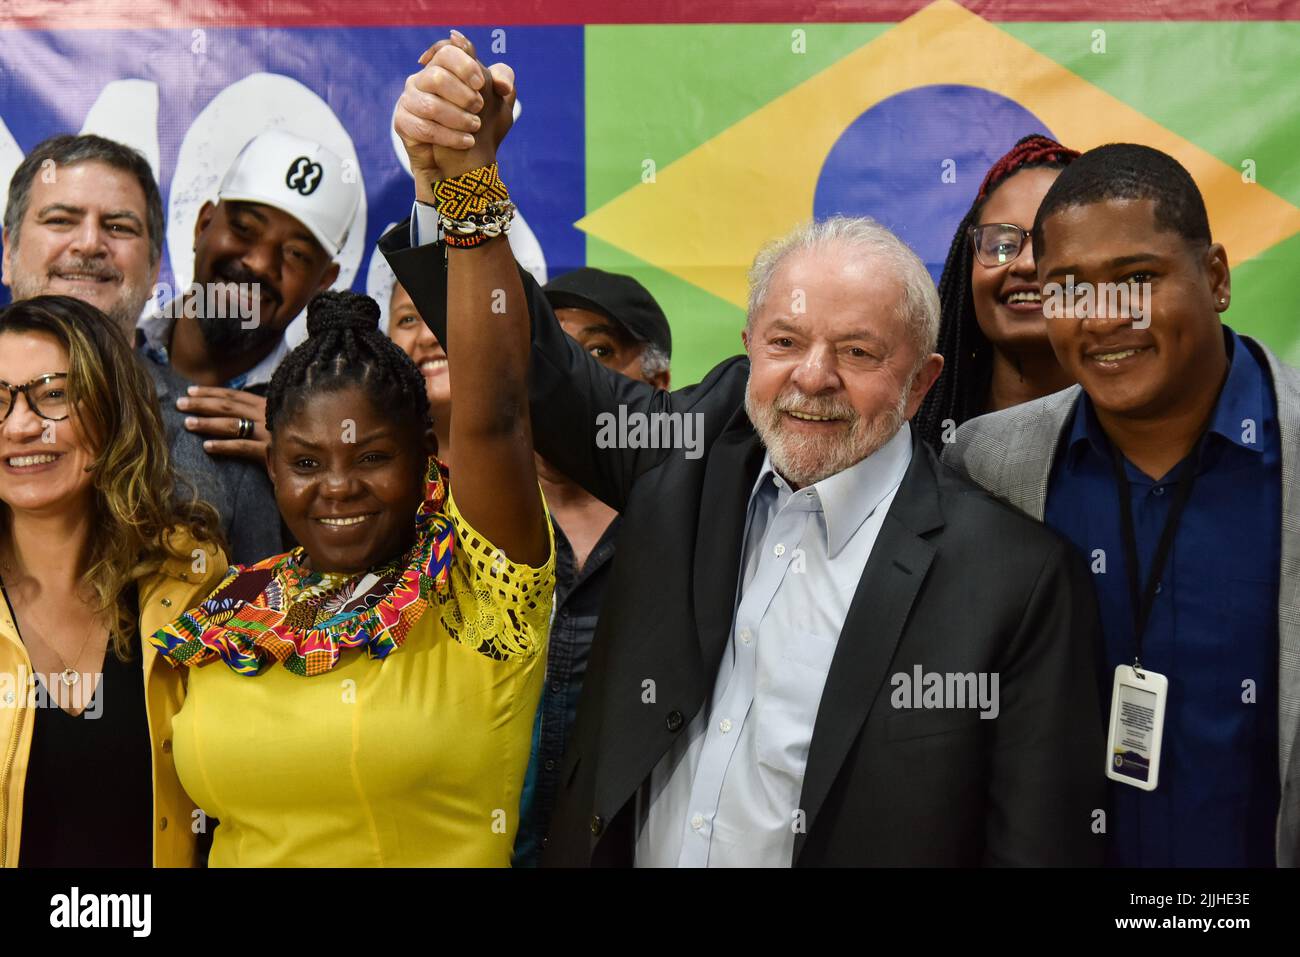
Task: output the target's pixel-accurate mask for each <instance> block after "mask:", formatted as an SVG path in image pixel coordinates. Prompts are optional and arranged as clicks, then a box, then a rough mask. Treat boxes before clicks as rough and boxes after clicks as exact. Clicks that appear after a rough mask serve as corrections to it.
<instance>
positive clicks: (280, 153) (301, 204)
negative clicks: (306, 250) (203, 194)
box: [217, 130, 361, 259]
mask: <svg viewBox="0 0 1300 957" xmlns="http://www.w3.org/2000/svg"><path fill="white" fill-rule="evenodd" d="M346 172H347V171H346V170H345V169H344V166H343V160H342V159H341V158H340V157H339V155H338V154H337V153H335V152H334V151H333V150H331V149H329V148H327V147H325V146H322V145H321V144H320V143H317V142H314V141H312V140H308V139H304V138H302V137H301V136H294V135H293V134H292V133H287V132H285V131H284V130H267V131H266V132H265V133H259V134H258V135H257V136H255V137H253V138H252V139H251V140H249V141H248V143H247V144H246V145H245V146H244V148H243V149H242V150H240V151H239V155H238V156H236V157H235V161H234V162H233V163H231V164H230V169H228V170H227V171H226V175H225V177H224V178H223V179H222V180H221V188H220V189H219V190H218V191H217V198H218V199H220V200H231V201H234V202H245V203H265V204H266V205H267V206H274V207H275V208H276V209H279V210H283V211H284V212H286V213H288V214H289V215H290V216H292V217H294V218H295V219H297V220H298V222H300V223H302V224H303V226H305V227H307V229H308V231H310V232H311V234H312V235H313V236H315V237H316V241H317V242H319V243H320V244H321V246H323V247H324V248H325V251H326V252H327V253H329V255H330V258H331V259H335V258H337V257H338V254H339V250H341V249H342V248H343V244H344V243H345V242H347V238H348V230H349V229H351V228H352V220H353V218H354V217H355V216H356V214H357V207H358V206H360V205H361V182H360V180H361V177H360V176H359V175H358V174H357V171H355V170H353V171H352V175H351V176H347V175H345V173H346Z"/></svg>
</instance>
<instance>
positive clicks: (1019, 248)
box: [970, 223, 1033, 268]
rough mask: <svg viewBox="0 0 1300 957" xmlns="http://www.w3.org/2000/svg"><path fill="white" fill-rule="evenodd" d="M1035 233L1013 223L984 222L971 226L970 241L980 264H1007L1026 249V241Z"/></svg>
mask: <svg viewBox="0 0 1300 957" xmlns="http://www.w3.org/2000/svg"><path fill="white" fill-rule="evenodd" d="M1031 235H1033V234H1032V233H1030V231H1029V230H1027V229H1021V228H1020V227H1019V226H1014V225H1012V224H1011V223H984V224H983V225H982V226H972V227H971V228H970V242H971V246H972V247H973V248H974V250H975V258H976V259H978V260H979V261H980V265H983V266H988V267H990V268H992V267H994V266H1005V265H1006V264H1007V263H1009V262H1011V261H1012V260H1014V259H1015V258H1016V257H1017V256H1019V255H1020V254H1021V253H1022V252H1024V249H1025V243H1026V242H1027V241H1028V240H1029V237H1030V236H1031Z"/></svg>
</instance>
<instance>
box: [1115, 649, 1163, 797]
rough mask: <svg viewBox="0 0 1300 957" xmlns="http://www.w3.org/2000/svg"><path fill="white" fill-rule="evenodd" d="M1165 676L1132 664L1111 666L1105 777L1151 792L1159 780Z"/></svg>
mask: <svg viewBox="0 0 1300 957" xmlns="http://www.w3.org/2000/svg"><path fill="white" fill-rule="evenodd" d="M1168 693H1169V679H1168V678H1166V677H1165V676H1164V675H1161V674H1156V673H1155V672H1154V671H1146V670H1142V671H1137V670H1135V669H1134V668H1133V666H1132V665H1119V666H1118V667H1117V668H1116V669H1115V690H1114V691H1113V692H1112V694H1111V698H1110V732H1109V733H1108V734H1107V735H1106V741H1107V748H1106V777H1108V778H1110V779H1111V780H1112V781H1121V782H1123V783H1124V784H1131V785H1133V787H1135V788H1141V789H1142V790H1143V791H1154V790H1155V789H1156V784H1157V782H1158V781H1159V780H1160V741H1161V738H1162V737H1163V736H1164V731H1165V698H1166V697H1167V696H1168Z"/></svg>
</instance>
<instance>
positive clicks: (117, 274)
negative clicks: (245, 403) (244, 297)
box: [3, 134, 283, 562]
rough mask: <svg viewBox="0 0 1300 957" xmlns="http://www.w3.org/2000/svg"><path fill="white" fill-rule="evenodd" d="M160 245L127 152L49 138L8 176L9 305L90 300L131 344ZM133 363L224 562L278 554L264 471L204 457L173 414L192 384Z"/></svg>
mask: <svg viewBox="0 0 1300 957" xmlns="http://www.w3.org/2000/svg"><path fill="white" fill-rule="evenodd" d="M162 244H163V207H162V196H161V195H160V194H159V191H158V183H157V181H156V180H155V179H154V176H153V171H152V170H151V169H150V168H149V163H148V161H146V160H145V158H144V157H143V156H141V155H140V154H139V153H138V152H136V151H135V150H133V149H131V148H130V147H128V146H124V145H123V144H121V143H117V142H115V141H113V140H109V139H105V138H104V137H101V136H94V135H91V134H82V135H79V136H73V135H61V136H54V137H51V138H50V139H47V140H45V141H44V142H42V143H39V144H37V146H36V147H35V148H34V149H33V150H32V151H31V152H30V153H29V154H28V155H27V157H26V158H25V159H24V160H23V162H22V163H21V164H20V165H19V166H18V168H17V170H15V171H14V175H13V178H12V180H11V181H10V184H9V200H8V205H7V206H6V207H5V216H4V272H3V279H4V283H5V285H7V286H9V288H10V290H11V291H12V293H13V297H14V299H15V300H18V299H30V298H32V297H34V296H39V295H46V294H49V295H56V294H57V295H65V296H72V297H73V298H76V299H80V300H82V301H84V302H89V303H91V304H93V305H95V306H97V307H99V309H101V310H102V311H103V312H105V313H106V314H108V316H109V317H110V318H112V319H114V320H116V322H117V323H118V326H119V327H120V328H121V329H122V331H123V332H124V333H125V334H126V336H127V338H128V341H129V340H131V339H132V338H133V337H135V336H136V330H135V325H136V320H137V319H139V317H140V314H141V312H142V311H143V310H144V307H145V304H146V303H147V302H148V301H149V299H150V296H151V293H152V290H153V286H154V283H155V282H156V281H157V279H158V271H159V268H160V267H161V264H162ZM140 358H141V361H142V362H143V364H144V367H145V369H146V371H147V372H148V373H149V375H150V377H151V378H152V379H153V383H154V388H155V391H156V393H157V396H158V402H159V405H160V406H161V409H162V416H163V426H164V428H165V433H166V439H167V445H168V448H169V450H170V451H171V458H172V465H173V467H174V468H175V470H176V472H177V474H178V475H180V476H182V477H183V478H185V479H187V480H188V481H189V482H191V483H193V485H194V487H195V488H196V489H197V490H198V493H199V496H200V497H201V498H202V499H204V500H206V501H208V502H209V503H211V504H212V505H213V506H214V507H215V508H216V509H217V512H218V513H219V514H220V515H221V525H222V530H223V531H224V532H225V534H226V540H227V542H228V543H229V545H230V557H231V560H232V561H237V562H252V561H258V560H260V559H262V558H265V557H266V556H267V555H274V554H277V553H278V552H280V551H283V547H282V542H281V538H280V523H279V513H278V511H277V510H276V507H275V499H274V497H273V495H272V492H271V483H270V481H269V480H268V479H267V476H266V467H265V465H264V464H263V463H262V462H257V463H254V462H249V461H246V460H243V459H237V458H230V457H224V456H223V457H213V456H211V455H208V454H207V453H206V452H205V451H204V449H203V442H202V439H200V438H199V437H198V436H197V435H195V434H194V433H192V432H189V431H187V430H186V428H185V423H184V418H185V417H184V415H183V414H182V413H181V412H180V411H178V410H177V408H176V399H177V398H178V397H180V396H183V395H185V389H186V387H187V386H188V384H189V383H188V382H186V381H185V380H184V379H182V378H181V377H180V376H178V375H176V374H175V372H173V371H172V369H171V367H170V366H168V365H167V364H165V363H158V362H153V361H149V360H148V359H145V358H144V357H143V356H141V357H140Z"/></svg>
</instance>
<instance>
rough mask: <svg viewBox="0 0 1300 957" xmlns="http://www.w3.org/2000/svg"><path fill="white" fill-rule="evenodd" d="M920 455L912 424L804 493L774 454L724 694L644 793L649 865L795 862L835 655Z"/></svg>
mask: <svg viewBox="0 0 1300 957" xmlns="http://www.w3.org/2000/svg"><path fill="white" fill-rule="evenodd" d="M911 461H912V433H911V427H910V426H908V425H906V424H904V426H903V427H902V428H901V429H900V430H899V431H898V433H897V434H896V435H895V436H894V437H893V438H892V439H890V440H889V441H888V442H887V443H885V445H884V446H882V447H881V448H880V449H878V450H877V451H876V452H874V453H873V454H872V455H869V456H868V457H867V458H865V459H863V460H862V461H861V462H859V463H857V464H856V465H854V466H852V467H851V468H848V469H845V470H844V471H842V472H839V473H837V474H836V475H832V476H831V477H830V478H827V479H824V480H822V481H820V482H818V483H816V484H815V485H812V486H809V487H808V488H805V489H802V490H799V491H794V490H792V489H791V488H790V486H789V485H788V484H787V483H786V482H785V480H784V479H782V478H781V477H780V476H779V475H777V474H776V472H775V471H774V470H773V468H772V463H771V460H770V458H765V459H764V460H763V467H762V469H761V471H760V472H759V476H758V480H757V482H756V483H755V485H754V489H753V492H752V493H751V494H750V499H749V511H748V516H747V520H746V531H745V542H744V554H743V556H742V566H741V580H740V582H739V589H738V595H737V601H736V611H735V615H734V617H733V621H732V628H731V635H730V638H729V640H728V642H727V648H726V651H725V652H724V653H723V657H722V662H721V664H720V665H719V668H718V675H717V679H716V681H715V683H714V688H713V694H712V696H711V698H710V699H709V700H708V701H707V702H706V703H705V705H704V707H703V708H701V709H700V713H699V714H698V715H696V716H695V719H694V720H693V721H692V722H691V724H690V725H689V726H688V728H687V730H686V732H685V733H684V734H683V735H682V736H681V737H679V738H678V739H677V741H676V743H675V744H674V746H673V748H672V749H671V750H670V751H669V752H668V753H667V754H666V755H664V757H663V759H662V760H661V761H660V762H659V764H658V766H657V767H656V768H655V769H654V771H653V772H652V774H651V777H650V781H649V784H648V785H647V786H646V787H643V788H642V790H641V792H640V793H639V794H638V797H637V818H638V826H639V829H640V830H639V832H638V835H637V845H636V863H637V866H638V867H789V866H790V864H791V859H792V857H793V853H794V841H795V836H796V835H797V834H798V833H799V831H800V830H801V829H802V828H803V826H804V822H803V817H802V814H803V812H802V811H801V810H800V808H799V796H800V793H801V791H802V789H803V776H804V768H805V767H806V765H807V763H808V748H809V745H810V744H811V742H812V732H813V725H814V722H815V721H816V718H817V708H818V706H819V704H820V702H821V696H822V689H823V687H824V686H825V684H826V675H827V674H828V672H829V671H830V665H831V658H832V657H833V656H834V654H835V647H836V644H837V643H838V641H839V635H840V629H841V628H842V627H843V625H844V619H845V616H846V615H847V614H848V610H849V604H850V603H851V602H852V601H853V595H854V593H855V592H856V591H857V588H858V583H859V581H860V580H861V578H862V572H863V569H864V568H865V567H866V564H867V559H868V558H870V557H871V550H872V547H873V546H874V545H875V543H876V536H877V535H878V534H879V532H880V527H881V525H882V524H883V523H884V520H885V514H886V513H887V512H888V511H889V506H890V504H891V503H892V502H893V500H894V495H895V493H896V492H897V491H898V487H899V485H900V484H901V482H902V481H903V475H904V474H905V473H906V472H907V467H908V465H909V464H910V463H911Z"/></svg>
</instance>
